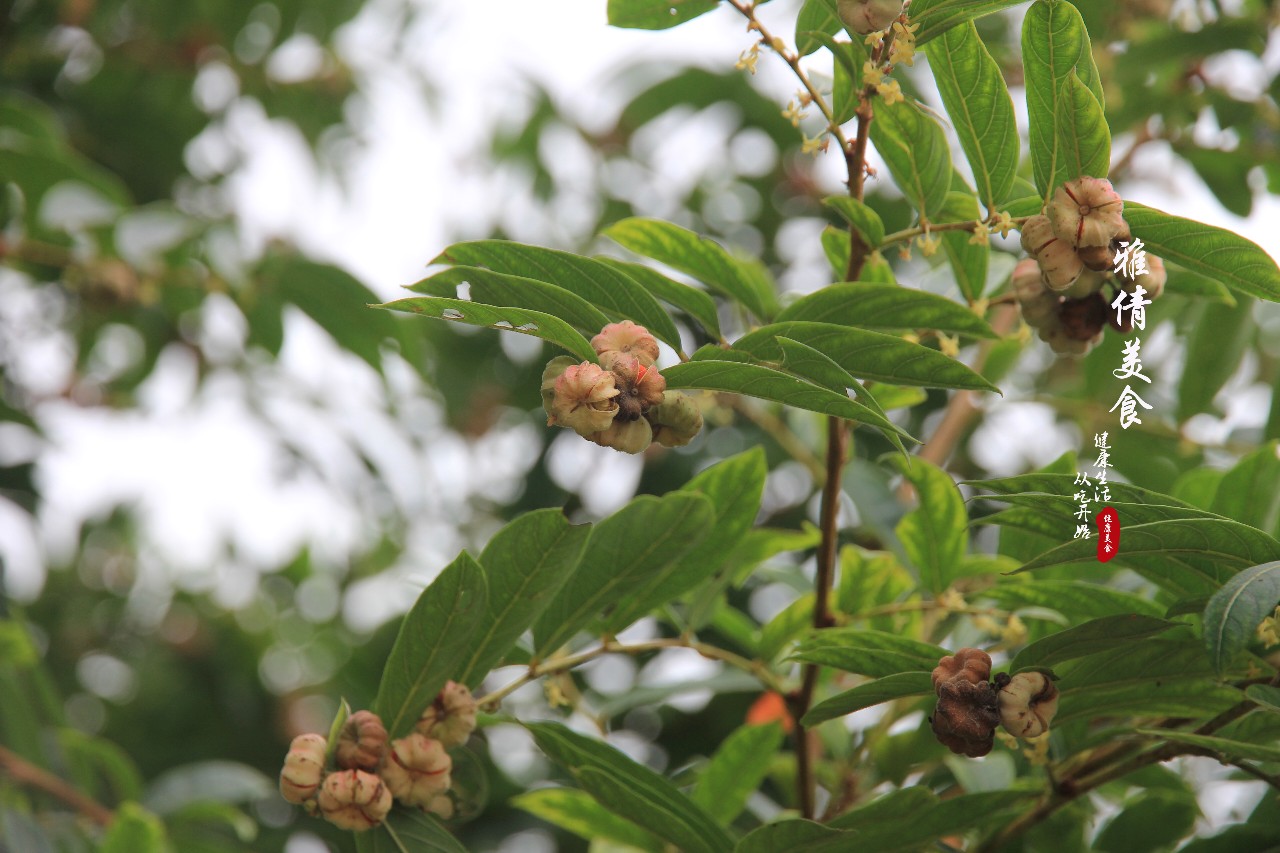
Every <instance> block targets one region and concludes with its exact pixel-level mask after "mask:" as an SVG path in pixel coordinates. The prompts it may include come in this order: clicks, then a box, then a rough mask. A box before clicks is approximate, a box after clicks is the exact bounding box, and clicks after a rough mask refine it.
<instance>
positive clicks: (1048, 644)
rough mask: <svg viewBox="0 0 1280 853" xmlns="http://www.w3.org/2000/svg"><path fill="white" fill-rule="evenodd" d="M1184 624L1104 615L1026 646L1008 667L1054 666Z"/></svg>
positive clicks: (1018, 669)
mask: <svg viewBox="0 0 1280 853" xmlns="http://www.w3.org/2000/svg"><path fill="white" fill-rule="evenodd" d="M1181 624H1182V623H1180V622H1170V621H1168V620H1166V619H1157V618H1155V617H1154V616H1139V615H1138V614H1136V613H1130V614H1125V615H1123V616H1103V617H1102V618H1101V619H1093V620H1090V621H1088V622H1085V623H1083V624H1081V625H1077V626H1075V627H1074V628H1067V629H1066V630H1065V631H1059V632H1058V633H1056V634H1050V635H1049V636H1047V637H1045V638H1044V639H1042V640H1037V641H1036V642H1034V643H1031V644H1030V645H1028V646H1026V647H1024V648H1023V649H1022V651H1020V652H1018V654H1016V655H1015V656H1014V658H1013V660H1012V661H1010V662H1009V671H1010V672H1018V671H1020V670H1024V669H1032V668H1044V667H1051V666H1053V665H1054V664H1056V663H1061V662H1062V661H1067V660H1072V659H1073V658H1079V657H1084V656H1085V655H1092V654H1097V653H1099V652H1107V651H1112V650H1113V649H1114V648H1115V647H1116V646H1118V645H1120V644H1122V643H1124V642H1131V641H1133V640H1139V639H1142V638H1143V637H1152V636H1155V635H1156V634H1160V633H1163V632H1165V631H1168V630H1170V629H1172V628H1177V627H1180V626H1181Z"/></svg>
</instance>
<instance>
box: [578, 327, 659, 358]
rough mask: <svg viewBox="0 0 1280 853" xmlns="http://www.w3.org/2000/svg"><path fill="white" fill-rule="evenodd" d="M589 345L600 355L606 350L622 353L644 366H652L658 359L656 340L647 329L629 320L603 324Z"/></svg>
mask: <svg viewBox="0 0 1280 853" xmlns="http://www.w3.org/2000/svg"><path fill="white" fill-rule="evenodd" d="M591 346H592V347H593V348H594V349H595V351H596V352H597V353H599V354H601V355H604V354H605V353H606V352H620V353H624V354H626V355H629V356H631V357H632V358H634V359H635V360H636V361H638V362H640V363H641V364H643V365H644V366H645V367H652V366H653V363H654V362H656V361H657V360H658V341H657V340H656V339H655V338H654V337H653V335H651V334H649V330H648V329H646V328H645V327H644V326H638V325H636V324H635V323H633V322H631V321H630V320H623V321H622V322H621V323H610V324H609V325H607V326H605V327H604V328H603V329H601V330H600V334H598V335H596V336H595V337H594V338H592V339H591Z"/></svg>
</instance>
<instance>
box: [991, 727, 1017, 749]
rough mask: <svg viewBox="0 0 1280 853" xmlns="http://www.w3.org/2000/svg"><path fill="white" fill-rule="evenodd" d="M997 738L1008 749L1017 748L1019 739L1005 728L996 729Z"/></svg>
mask: <svg viewBox="0 0 1280 853" xmlns="http://www.w3.org/2000/svg"><path fill="white" fill-rule="evenodd" d="M996 740H998V741H1000V743H1002V744H1004V746H1005V748H1006V749H1017V748H1018V739H1017V738H1016V737H1014V736H1013V735H1011V734H1009V733H1008V732H1006V731H1005V730H1004V729H996Z"/></svg>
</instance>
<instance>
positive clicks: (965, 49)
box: [928, 23, 1018, 212]
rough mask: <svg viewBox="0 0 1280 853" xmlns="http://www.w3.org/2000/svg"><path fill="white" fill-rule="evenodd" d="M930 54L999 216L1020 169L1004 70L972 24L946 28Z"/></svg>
mask: <svg viewBox="0 0 1280 853" xmlns="http://www.w3.org/2000/svg"><path fill="white" fill-rule="evenodd" d="M928 56H929V67H930V68H931V69H933V77H934V79H935V80H936V81H937V83H938V92H939V94H941V95H942V103H943V105H944V106H945V107H946V108H947V115H949V116H950V117H951V121H952V122H953V123H954V124H955V129H956V135H957V136H959V137H960V147H961V148H963V149H964V154H965V157H966V158H968V160H969V167H970V168H971V169H973V177H974V180H975V181H976V182H977V186H978V196H979V197H980V198H981V199H982V203H983V204H985V205H986V206H987V210H988V211H991V212H994V211H996V210H997V209H999V203H1000V202H1001V201H1003V200H1004V199H1006V198H1008V196H1009V192H1010V191H1011V190H1012V189H1013V179H1014V177H1015V175H1016V174H1017V171H1018V127H1017V125H1016V123H1015V122H1014V118H1013V99H1012V98H1011V97H1010V96H1009V89H1008V87H1007V86H1005V83H1004V77H1002V76H1001V75H1000V67H999V66H998V65H996V61H995V60H994V59H992V58H991V54H990V53H988V52H987V48H986V45H984V44H983V43H982V39H981V38H980V37H979V36H978V28H977V27H975V26H974V25H973V24H972V23H967V24H962V25H960V26H957V27H953V28H951V29H949V30H947V31H946V32H945V33H943V34H942V36H941V37H940V38H939V39H938V41H937V42H936V43H935V44H934V46H933V47H932V48H930V49H929V50H928Z"/></svg>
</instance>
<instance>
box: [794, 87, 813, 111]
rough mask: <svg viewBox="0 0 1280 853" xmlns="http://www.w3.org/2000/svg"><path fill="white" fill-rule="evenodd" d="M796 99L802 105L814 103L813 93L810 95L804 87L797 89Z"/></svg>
mask: <svg viewBox="0 0 1280 853" xmlns="http://www.w3.org/2000/svg"><path fill="white" fill-rule="evenodd" d="M796 100H797V101H799V102H800V106H802V107H807V106H809V105H810V104H812V103H813V95H810V94H809V93H808V92H807V91H805V90H804V89H797V90H796Z"/></svg>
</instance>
